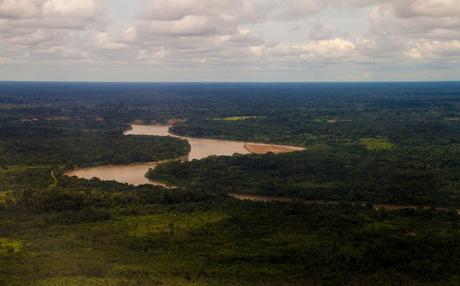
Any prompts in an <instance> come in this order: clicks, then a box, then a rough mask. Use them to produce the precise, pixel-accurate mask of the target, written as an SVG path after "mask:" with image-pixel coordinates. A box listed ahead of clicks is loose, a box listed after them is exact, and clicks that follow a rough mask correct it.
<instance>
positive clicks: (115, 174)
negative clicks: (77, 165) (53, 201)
mask: <svg viewBox="0 0 460 286" xmlns="http://www.w3.org/2000/svg"><path fill="white" fill-rule="evenodd" d="M156 165H157V163H156V162H152V163H141V164H129V165H106V166H99V167H91V168H82V169H76V170H73V171H70V172H67V173H66V175H67V176H70V177H73V176H76V177H79V178H82V179H87V180H90V179H92V178H94V177H96V178H98V179H100V180H103V181H117V182H120V183H127V184H131V185H135V186H140V185H156V186H165V185H164V184H162V183H160V182H155V181H151V180H149V179H147V178H146V177H145V173H147V171H148V170H149V169H150V168H154V167H155V166H156Z"/></svg>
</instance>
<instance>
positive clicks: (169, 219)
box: [121, 213, 226, 237]
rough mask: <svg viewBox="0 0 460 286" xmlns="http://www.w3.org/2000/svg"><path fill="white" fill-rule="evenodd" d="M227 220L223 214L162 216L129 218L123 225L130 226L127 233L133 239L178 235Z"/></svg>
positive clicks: (172, 214) (173, 214)
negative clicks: (159, 235) (158, 235)
mask: <svg viewBox="0 0 460 286" xmlns="http://www.w3.org/2000/svg"><path fill="white" fill-rule="evenodd" d="M225 218H226V216H225V215H224V214H221V213H194V214H181V213H176V214H175V213H171V214H161V215H147V216H139V217H128V218H126V219H125V220H123V221H122V222H121V223H122V224H124V225H127V226H129V229H127V232H128V234H129V235H131V236H133V237H148V236H151V235H157V234H171V235H174V234H178V233H185V232H188V231H192V230H195V229H199V228H202V227H205V226H206V225H208V224H213V223H218V222H219V221H222V220H224V219H225Z"/></svg>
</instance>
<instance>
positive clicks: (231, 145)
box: [66, 124, 249, 186]
mask: <svg viewBox="0 0 460 286" xmlns="http://www.w3.org/2000/svg"><path fill="white" fill-rule="evenodd" d="M131 127H132V129H131V130H128V131H126V132H125V133H124V135H126V136H133V135H152V136H172V137H177V138H184V139H187V140H188V141H189V143H190V145H191V147H192V148H191V151H190V154H189V155H188V157H187V159H188V160H194V159H197V160H199V159H203V158H206V157H208V156H211V155H220V156H225V155H228V156H231V155H233V154H235V153H238V154H248V153H249V151H247V150H246V149H245V148H244V144H245V143H244V142H235V141H225V140H210V139H199V138H188V137H180V136H176V135H173V134H170V133H169V128H170V126H165V125H136V124H134V125H132V126H131ZM156 165H157V163H155V162H152V163H141V164H129V165H107V166H99V167H92V168H82V169H76V170H73V171H70V172H68V173H66V175H67V176H76V177H79V178H82V179H88V180H89V179H92V178H94V177H96V178H99V179H101V180H103V181H117V182H120V183H127V184H131V185H135V186H139V185H144V184H149V185H160V186H165V185H164V184H162V183H160V182H155V181H151V180H149V179H147V178H146V177H145V174H146V173H147V171H148V170H149V169H150V168H153V167H155V166H156Z"/></svg>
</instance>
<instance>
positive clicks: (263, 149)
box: [244, 143, 305, 155]
mask: <svg viewBox="0 0 460 286" xmlns="http://www.w3.org/2000/svg"><path fill="white" fill-rule="evenodd" d="M244 148H246V150H248V151H249V152H250V153H252V154H259V155H261V154H267V153H274V154H282V153H291V152H297V151H303V150H305V148H302V147H293V146H282V145H270V144H257V143H247V144H244Z"/></svg>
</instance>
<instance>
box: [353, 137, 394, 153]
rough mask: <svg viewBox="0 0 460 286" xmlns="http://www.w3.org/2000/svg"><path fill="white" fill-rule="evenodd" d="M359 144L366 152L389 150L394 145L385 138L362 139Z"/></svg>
mask: <svg viewBox="0 0 460 286" xmlns="http://www.w3.org/2000/svg"><path fill="white" fill-rule="evenodd" d="M360 143H361V144H362V145H364V146H365V147H366V148H367V149H368V150H391V149H393V148H394V144H393V143H391V142H390V141H388V139H386V138H363V139H361V140H360Z"/></svg>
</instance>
